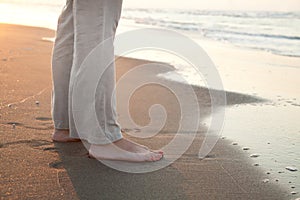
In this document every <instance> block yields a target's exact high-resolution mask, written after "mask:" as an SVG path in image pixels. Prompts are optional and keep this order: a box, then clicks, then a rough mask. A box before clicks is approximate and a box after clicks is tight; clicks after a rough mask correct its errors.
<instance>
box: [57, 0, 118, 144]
mask: <svg viewBox="0 0 300 200" xmlns="http://www.w3.org/2000/svg"><path fill="white" fill-rule="evenodd" d="M121 9H122V0H67V2H66V5H65V7H64V9H63V11H62V13H61V15H60V17H59V19H58V25H57V32H56V39H55V43H54V48H53V55H52V80H53V89H52V99H51V103H52V108H51V114H52V118H53V121H54V126H55V128H56V129H69V131H70V137H73V138H80V139H83V140H86V141H88V142H89V143H91V144H107V143H110V142H114V141H116V140H119V139H121V138H122V134H121V129H120V126H119V124H118V123H117V116H116V106H115V105H113V106H112V104H111V102H112V101H115V99H114V98H115V97H114V95H112V91H113V90H114V87H115V69H114V68H115V66H114V62H113V63H112V64H111V65H110V66H109V68H111V69H110V70H108V73H106V74H105V79H104V81H105V83H104V86H99V87H97V92H96V95H95V98H96V99H97V103H96V104H95V110H96V113H97V117H98V120H99V121H101V123H100V126H101V130H102V131H100V132H99V131H95V130H92V128H91V130H89V131H86V132H84V133H79V132H78V131H77V128H76V126H75V123H74V118H73V110H72V90H73V89H72V86H73V83H74V82H75V79H76V74H77V73H78V71H80V67H81V64H82V63H83V61H84V59H85V58H86V57H87V55H88V54H89V53H90V52H91V51H92V50H93V49H94V48H95V47H96V46H97V45H98V44H100V43H101V42H102V41H103V40H105V39H106V38H110V37H113V38H114V36H115V33H116V29H117V26H118V22H119V19H120V15H121ZM111 46H112V49H113V40H112V42H111ZM105 53H106V55H107V54H112V55H110V56H109V57H113V56H114V55H113V54H114V52H113V51H109V52H105ZM101 59H105V58H99V63H101V62H102V61H103V60H101ZM99 67H101V65H99ZM100 84H101V83H100ZM82 95H84V94H82Z"/></svg>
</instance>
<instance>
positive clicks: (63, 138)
mask: <svg viewBox="0 0 300 200" xmlns="http://www.w3.org/2000/svg"><path fill="white" fill-rule="evenodd" d="M52 140H53V142H79V141H81V140H80V139H77V138H70V137H69V130H58V129H55V130H54V133H53V134H52Z"/></svg>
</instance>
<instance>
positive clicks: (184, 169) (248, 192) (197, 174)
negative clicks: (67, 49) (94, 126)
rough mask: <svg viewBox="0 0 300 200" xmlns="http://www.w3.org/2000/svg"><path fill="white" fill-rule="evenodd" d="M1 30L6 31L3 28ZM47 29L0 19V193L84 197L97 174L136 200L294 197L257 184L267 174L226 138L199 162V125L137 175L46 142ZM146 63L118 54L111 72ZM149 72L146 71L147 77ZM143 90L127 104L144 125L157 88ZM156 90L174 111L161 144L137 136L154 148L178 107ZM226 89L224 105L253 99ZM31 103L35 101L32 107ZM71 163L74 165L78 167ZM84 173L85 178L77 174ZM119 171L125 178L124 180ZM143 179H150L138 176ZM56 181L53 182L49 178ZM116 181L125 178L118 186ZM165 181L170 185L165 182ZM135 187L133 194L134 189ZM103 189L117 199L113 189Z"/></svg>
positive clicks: (76, 147)
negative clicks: (189, 138)
mask: <svg viewBox="0 0 300 200" xmlns="http://www.w3.org/2000/svg"><path fill="white" fill-rule="evenodd" d="M6 31H8V32H9V33H8V34H5V32H6ZM53 35H54V31H53V30H50V29H45V28H37V27H27V26H18V25H8V24H0V41H1V44H5V45H3V47H2V49H1V54H0V55H1V60H0V63H1V68H0V70H1V71H0V76H1V82H0V83H1V87H2V88H3V90H2V92H1V99H2V101H1V104H0V107H1V109H0V111H1V118H0V120H1V130H0V131H1V136H0V137H1V141H2V142H1V145H0V147H1V148H0V150H1V169H3V172H4V174H3V176H2V178H1V179H2V182H3V183H4V184H3V185H2V187H3V190H2V192H1V196H3V197H7V198H14V199H15V198H18V197H24V196H27V197H30V196H33V197H36V198H38V197H48V198H49V197H56V198H67V197H72V198H73V197H74V198H80V197H81V198H83V197H84V195H91V196H90V197H94V198H95V197H96V195H97V194H98V195H99V191H94V190H93V191H92V192H91V194H87V193H86V192H87V191H86V190H87V189H88V186H91V185H90V184H91V183H93V186H92V188H93V189H96V188H98V189H99V188H101V187H108V186H105V185H104V183H103V182H102V183H101V180H103V179H105V180H108V181H112V182H113V184H114V185H112V186H111V187H120V188H121V194H122V195H126V190H127V191H128V190H129V193H127V195H132V197H135V198H136V199H138V197H143V195H146V196H147V197H149V198H150V197H151V196H152V197H153V195H154V196H155V195H162V196H163V197H174V198H175V197H177V199H181V197H182V198H183V199H189V198H192V199H193V198H199V197H202V198H204V199H218V198H222V197H224V198H223V199H241V198H244V199H253V198H255V199H267V198H271V197H272V198H273V199H281V197H282V199H290V198H292V197H294V196H291V195H290V194H289V193H288V192H287V191H286V190H284V189H283V188H281V186H280V185H278V184H275V183H263V182H262V180H263V179H266V178H268V176H267V175H266V174H264V173H263V171H262V170H261V169H258V168H255V167H254V166H252V164H253V163H252V162H253V161H252V160H251V159H249V158H247V156H245V154H244V153H243V152H242V151H241V150H240V149H236V148H233V147H232V146H230V144H229V143H230V141H229V140H219V142H218V144H217V145H216V147H215V149H214V150H213V151H212V152H211V153H210V155H209V157H208V158H206V159H204V160H202V161H200V160H199V159H197V153H198V150H199V144H201V141H202V140H203V135H202V136H201V133H202V134H203V133H205V127H203V129H201V130H200V131H199V133H200V136H199V137H197V138H196V140H195V142H194V143H193V144H192V146H191V147H190V148H189V150H188V151H187V152H186V153H185V154H184V155H183V156H182V157H181V158H180V159H179V160H177V161H176V162H175V163H173V164H172V165H171V166H169V167H166V168H164V169H162V170H160V171H157V172H153V173H148V174H144V175H142V176H137V175H130V174H123V173H121V172H117V171H114V170H111V169H110V168H107V167H105V166H103V165H101V164H100V163H98V162H95V161H93V160H90V159H88V158H87V157H86V156H85V153H86V150H85V149H84V147H83V146H82V145H80V144H67V145H63V144H53V143H52V142H51V140H50V134H51V131H52V129H53V124H52V122H51V115H50V91H51V85H50V84H51V69H50V56H51V47H52V43H50V42H45V41H43V40H42V38H43V37H51V36H53ZM145 62H146V63H147V62H148V61H142V60H137V59H130V58H120V60H119V61H117V78H118V77H119V76H120V75H121V74H124V73H125V72H126V71H128V70H129V69H131V68H132V67H133V66H134V65H137V64H139V63H140V64H142V63H145ZM20 66H21V67H22V68H20ZM156 73H157V72H153V71H151V69H150V70H149V74H150V75H155V74H156ZM149 74H148V75H149ZM142 76H144V75H142ZM165 81H168V80H165ZM171 84H173V85H175V86H176V87H178V88H182V90H184V88H185V86H184V85H183V84H180V83H171ZM195 89H197V90H198V91H197V94H198V95H199V99H200V100H201V103H202V106H203V108H204V110H205V108H206V111H205V112H207V113H208V114H209V112H208V111H207V110H208V109H207V105H208V104H209V97H208V92H207V90H206V89H205V88H199V87H197V88H195ZM148 90H149V91H148V92H146V93H145V92H144V93H143V92H142V93H140V96H137V97H136V99H135V100H134V101H135V103H134V104H135V106H137V107H135V108H133V111H132V112H133V118H134V119H137V121H138V122H139V123H140V124H145V123H147V122H148V120H149V119H148V117H147V116H146V115H145V114H144V115H141V114H140V113H141V110H142V113H147V109H148V106H149V105H151V103H153V101H154V99H151V98H146V99H143V98H145V96H146V97H148V96H149V94H152V93H151V91H156V90H157V88H155V87H153V88H148ZM159 93H160V94H161V96H163V97H164V98H162V99H160V100H163V101H164V103H165V104H167V103H168V102H173V103H171V104H170V105H171V106H170V107H169V110H168V111H169V112H170V115H172V114H173V117H171V119H170V121H168V123H169V125H168V126H166V127H164V128H165V129H164V132H163V136H161V137H160V136H159V137H160V139H161V142H157V140H156V139H149V140H139V139H137V140H138V141H139V142H143V143H145V144H147V145H150V146H151V147H155V148H156V147H159V145H162V144H164V143H166V142H168V141H169V140H170V138H171V137H172V135H174V127H175V128H176V124H177V123H176V122H177V121H178V118H176V116H177V115H176V113H178V110H177V109H176V107H174V105H176V102H174V101H173V100H172V98H173V97H172V96H168V95H166V93H165V91H164V90H162V91H160V92H159ZM228 95H229V99H230V100H229V105H240V104H243V103H254V102H256V101H258V100H257V99H256V98H255V97H253V99H251V97H252V96H250V95H248V96H247V95H243V94H238V93H233V92H228ZM27 97H31V98H27ZM26 98H27V100H25V101H23V102H21V103H19V104H16V105H12V107H10V108H9V107H7V106H6V105H7V104H9V103H11V102H20V101H22V100H24V99H26ZM35 101H39V105H37V104H36V103H35ZM230 102H231V104H230ZM163 105H164V104H163ZM120 118H122V113H120ZM12 124H15V128H12ZM124 128H126V129H127V130H128V131H132V130H134V128H135V127H130V126H129V127H126V125H125V126H124ZM24 155H25V156H26V157H25V158H24ZM12 158H14V159H12ZM237 161H238V162H237ZM78 163H81V164H80V166H78ZM11 165H16V168H11ZM86 167H87V168H89V169H90V171H86V170H85V171H84V173H83V174H80V172H83V171H82V170H83V169H86ZM32 169H34V170H32ZM99 169H101V170H102V172H100V174H98V173H99ZM32 171H34V173H33V172H32ZM95 174H97V175H96V176H95ZM149 174H152V175H153V176H154V178H153V177H152V178H151V176H150V175H149ZM109 175H112V176H111V177H110V176H109ZM84 176H86V177H88V178H89V180H88V179H84ZM93 176H94V177H93ZM172 176H173V177H172ZM125 177H126V178H127V179H128V180H124V178H125ZM159 177H163V179H160V178H159ZM146 179H147V180H148V181H149V182H147V181H146V182H145V180H146ZM57 180H59V184H56V183H57ZM82 180H83V181H82ZM116 180H119V182H121V183H118V182H117V181H116ZM134 181H136V183H134ZM43 182H44V183H43ZM25 183H30V184H32V185H34V186H33V187H32V186H28V187H26V186H24V187H22V188H19V189H18V187H19V186H20V184H22V185H24V184H25ZM42 183H43V184H42ZM122 183H123V184H124V183H125V184H124V185H122ZM170 183H171V184H170ZM126 184H127V185H126ZM139 184H142V185H143V184H144V185H146V186H148V187H150V185H153V186H151V187H150V191H143V190H141V191H136V190H137V188H140V187H141V186H139ZM157 184H162V185H163V186H165V187H166V188H167V189H166V190H165V191H164V190H163V189H162V188H157V187H156V186H155V185H157ZM167 184H170V185H169V186H167ZM208 185H210V186H208ZM46 188H47V189H46ZM49 188H51V189H52V190H49ZM45 189H46V191H45ZM140 189H141V188H140ZM62 190H63V192H61V191H62ZM102 190H103V189H102ZM102 190H100V191H102ZM155 190H157V191H161V194H152V192H153V191H155ZM58 191H60V192H58ZM109 191H110V190H109ZM103 192H104V190H103ZM135 192H137V194H134V193H135ZM93 195H94V196H93ZM105 195H111V196H114V197H115V198H116V199H118V198H120V196H118V195H117V194H114V193H113V192H112V191H110V192H108V194H105ZM166 195H167V196H166ZM111 196H110V197H111ZM107 197H109V196H107ZM127 197H128V196H127ZM155 197H160V196H155Z"/></svg>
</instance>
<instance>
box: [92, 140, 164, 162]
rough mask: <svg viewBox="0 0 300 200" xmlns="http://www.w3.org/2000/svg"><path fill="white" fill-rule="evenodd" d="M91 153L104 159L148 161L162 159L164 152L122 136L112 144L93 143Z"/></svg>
mask: <svg viewBox="0 0 300 200" xmlns="http://www.w3.org/2000/svg"><path fill="white" fill-rule="evenodd" d="M89 155H90V156H91V157H94V158H98V159H104V160H122V161H131V162H147V161H158V160H160V159H162V157H163V152H155V151H152V150H150V149H148V148H147V147H145V146H143V145H140V144H137V143H135V142H132V141H130V140H128V139H124V138H122V139H120V140H118V141H116V142H114V143H112V144H105V145H95V144H92V145H91V146H90V149H89Z"/></svg>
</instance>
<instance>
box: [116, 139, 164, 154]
mask: <svg viewBox="0 0 300 200" xmlns="http://www.w3.org/2000/svg"><path fill="white" fill-rule="evenodd" d="M114 144H115V145H117V146H118V147H119V148H121V149H124V150H126V151H130V152H133V153H147V152H148V151H152V152H156V153H161V154H163V151H161V150H152V149H149V148H148V147H146V146H144V145H141V144H138V143H136V142H133V141H131V140H129V139H126V138H122V139H120V140H117V141H115V142H114Z"/></svg>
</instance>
